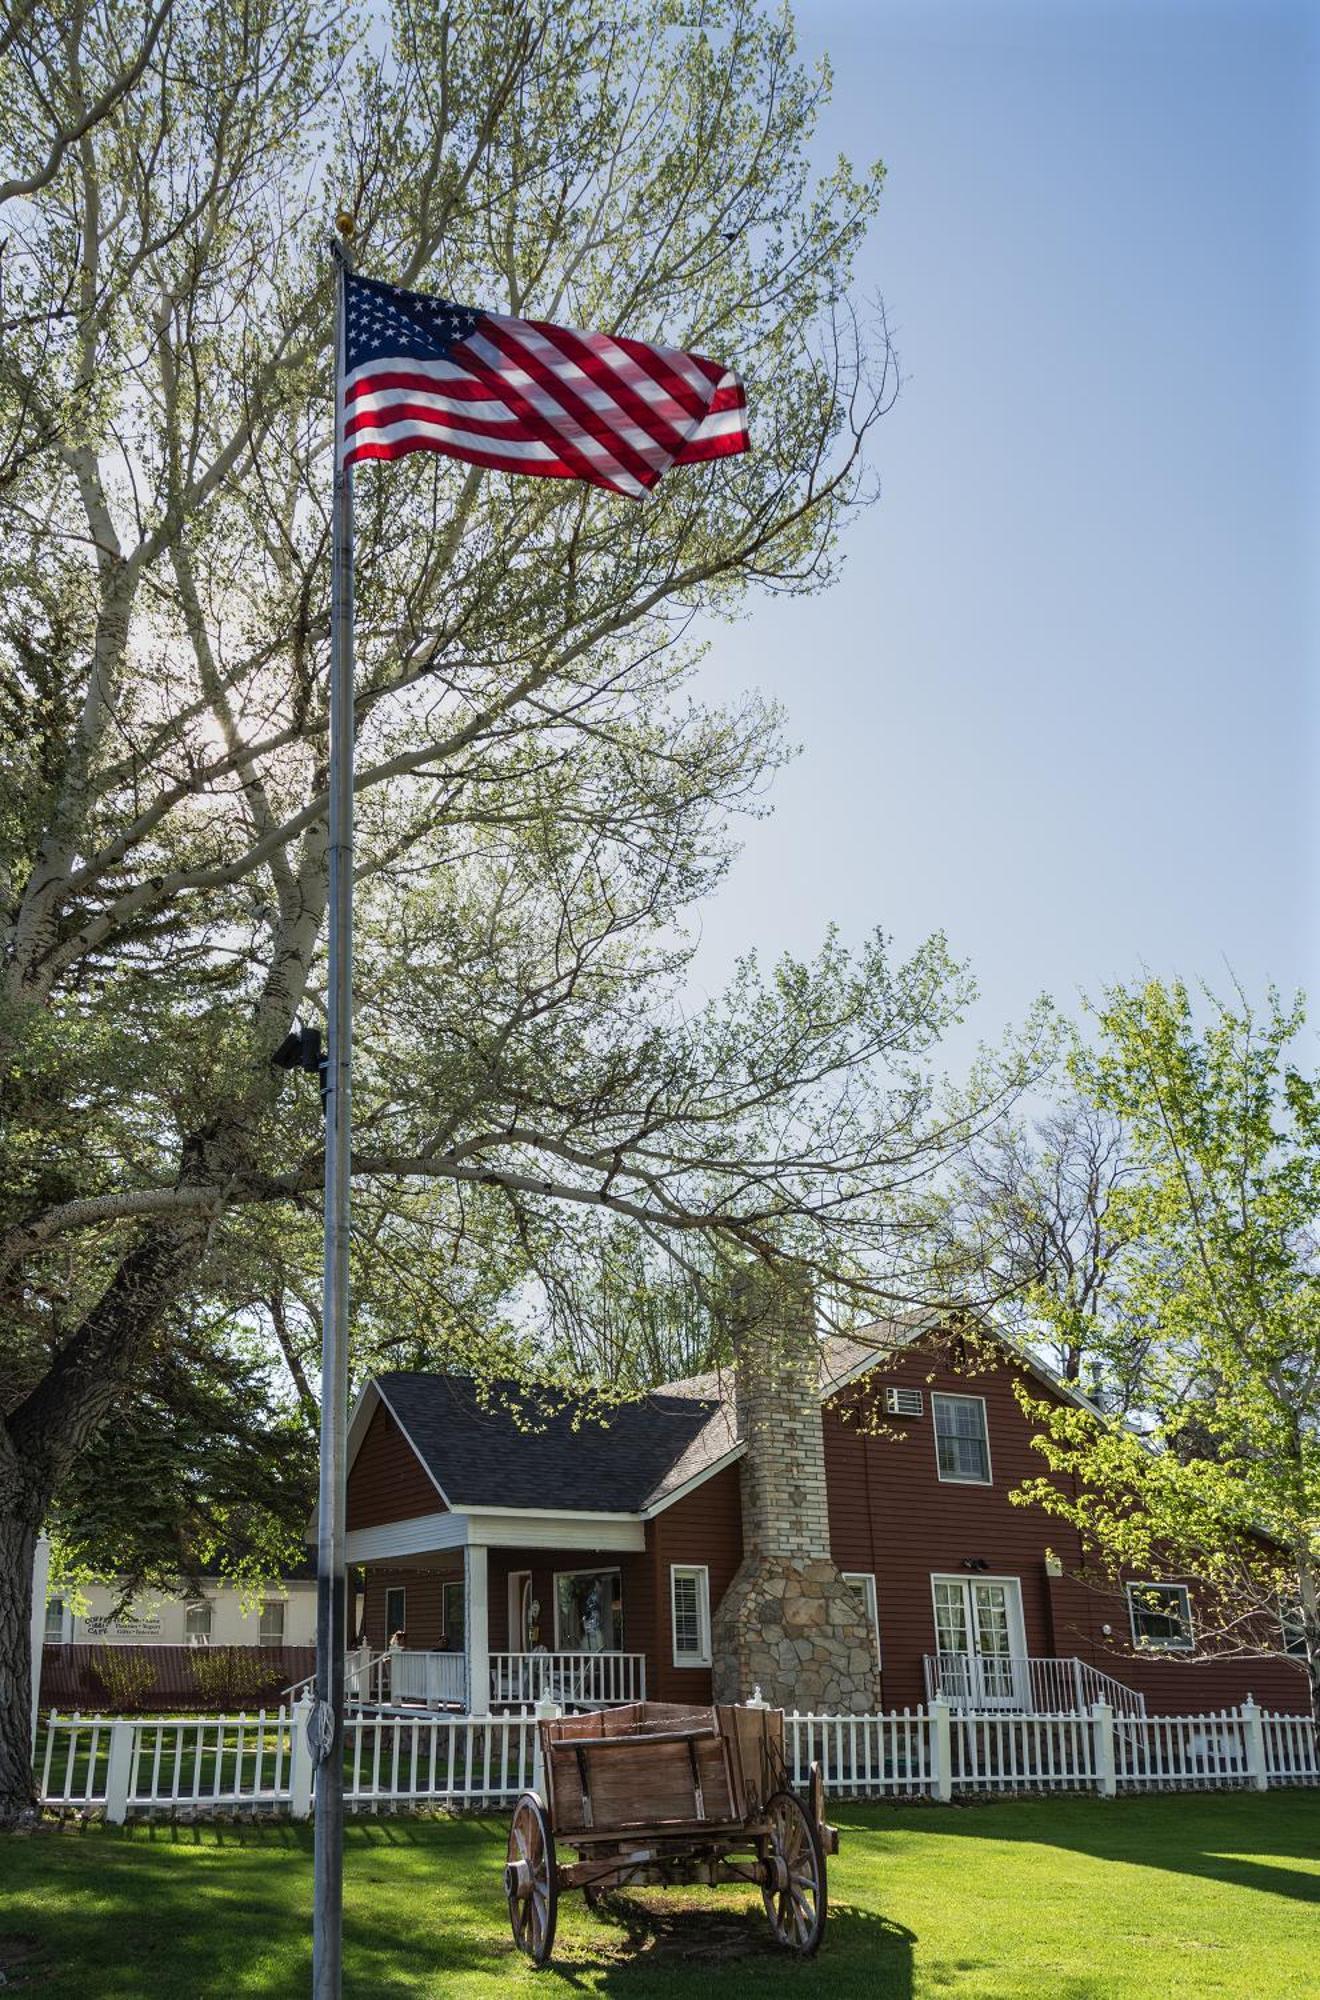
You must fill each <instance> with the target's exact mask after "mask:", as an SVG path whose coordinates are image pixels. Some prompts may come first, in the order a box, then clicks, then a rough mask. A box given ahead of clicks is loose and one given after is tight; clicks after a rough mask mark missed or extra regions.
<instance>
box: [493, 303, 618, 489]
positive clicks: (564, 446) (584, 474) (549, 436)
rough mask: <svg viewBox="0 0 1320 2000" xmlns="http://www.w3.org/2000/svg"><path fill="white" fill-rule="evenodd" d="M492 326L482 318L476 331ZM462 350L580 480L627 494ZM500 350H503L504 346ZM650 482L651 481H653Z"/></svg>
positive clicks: (519, 393) (507, 385)
mask: <svg viewBox="0 0 1320 2000" xmlns="http://www.w3.org/2000/svg"><path fill="white" fill-rule="evenodd" d="M489 326H490V321H489V320H488V319H487V320H483V321H482V323H481V326H480V327H479V328H478V329H477V330H478V332H485V330H486V329H487V327H489ZM497 345H498V343H497ZM459 351H461V352H462V355H463V364H464V366H465V367H467V368H470V369H471V370H472V372H473V374H474V375H476V376H477V377H478V379H479V380H481V381H483V382H489V383H491V384H492V385H493V386H495V387H497V389H498V391H499V394H500V395H501V396H502V397H503V399H504V401H505V402H506V403H507V404H508V406H509V408H510V409H511V410H513V411H515V412H516V413H517V415H518V416H519V417H521V419H522V421H523V423H524V424H525V425H526V428H527V432H528V435H529V436H530V437H534V438H535V439H536V440H537V441H538V443H540V444H548V445H549V446H550V448H551V450H552V451H555V452H557V453H558V454H559V455H560V456H561V457H562V458H563V459H565V460H566V461H567V463H569V464H570V465H575V466H576V467H577V473H578V478H579V479H587V480H590V482H591V484H592V485H593V486H604V487H606V488H607V489H608V491H609V492H611V493H620V492H622V493H627V491H628V489H627V488H626V487H622V486H620V485H619V484H618V483H617V481H616V480H614V479H612V478H611V477H610V475H609V473H608V472H606V471H604V470H603V469H601V468H599V467H597V466H596V465H595V464H594V463H593V461H592V460H591V459H590V458H589V457H588V455H587V454H586V453H585V452H584V451H582V449H581V448H580V446H578V445H577V444H576V443H575V442H574V440H573V439H572V438H566V437H565V436H564V434H563V433H562V431H560V430H559V429H558V428H557V427H556V425H554V424H553V423H551V421H550V419H549V418H548V417H546V416H543V415H542V413H541V411H540V410H538V409H537V407H536V405H535V404H534V403H532V402H530V401H529V400H528V398H527V397H526V396H524V395H523V393H522V391H521V390H520V389H519V388H518V387H517V386H516V385H515V384H514V383H512V382H510V381H509V380H508V378H507V377H506V376H504V375H501V374H500V372H499V370H498V369H496V368H492V367H491V365H490V363H489V362H488V361H485V360H483V358H482V356H481V355H480V354H475V353H473V352H472V350H471V349H470V348H468V347H467V346H466V345H465V344H464V343H463V342H460V343H459V347H458V348H457V349H455V352H459ZM500 352H503V349H502V348H501V349H500ZM529 372H530V371H529ZM619 469H620V471H622V469H623V468H622V467H620V468H619ZM647 483H648V484H649V483H650V481H648V482H647ZM629 497H631V498H635V497H636V496H635V495H630V496H629Z"/></svg>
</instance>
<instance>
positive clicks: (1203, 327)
mask: <svg viewBox="0 0 1320 2000" xmlns="http://www.w3.org/2000/svg"><path fill="white" fill-rule="evenodd" d="M797 11H798V20H799V30H800V34H801V38H802V43H803V47H804V51H805V53H807V54H808V55H809V56H812V57H814V56H815V55H816V54H817V53H818V52H820V51H822V50H826V49H828V51H829V52H830V56H831V59H832V61H833V63H834V66H835V75H836V87H835V96H834V101H833V104H832V106H831V107H830V109H829V110H828V111H827V113H826V115H825V119H824V123H823V126H822V132H821V138H822V145H823V152H824V153H825V154H827V155H828V154H832V153H834V152H836V151H838V150H843V151H845V152H847V153H849V154H850V155H852V156H853V157H854V158H859V159H871V158H874V157H876V156H879V157H880V158H882V159H884V161H885V162H886V165H887V167H888V173H889V178H888V183H887V188H886V193H885V198H884V204H883V213H882V215H881V218H880V220H879V222H878V224H877V226H876V228H875V230H874V233H873V236H872V238H871V240H870V242H869V245H868V248H867V250H866V253H865V256H864V260H863V264H862V268H861V271H860V274H859V277H860V289H861V290H862V291H863V292H867V293H875V292H881V293H883V295H884V298H885V301H886V305H887V308H888V311H889V314H890V318H891V322H892V324H893V327H894V330H895V337H896V341H897V345H898V348H899V351H900V356H901V361H902V366H903V373H904V376H905V386H904V389H903V392H902V395H901V397H900V399H899V402H898V404H897V406H896V408H895V410H894V411H893V413H892V415H891V416H889V417H888V418H887V419H886V420H885V422H884V424H883V425H882V426H881V427H880V430H879V432H878V434H877V442H876V446H875V461H876V465H877V468H878V471H879V473H880V475H881V480H882V495H881V499H880V502H879V504H878V505H877V506H876V507H875V508H873V509H872V510H871V511H870V512H869V514H867V515H866V516H865V517H864V518H863V519H861V520H860V521H859V522H858V523H857V524H856V526H855V527H854V529H853V531H852V534H851V537H850V540H849V543H848V549H849V559H848V563H847V566H846V569H845V573H844V577H843V580H842V582H841V583H840V584H839V585H837V586H836V587H835V589H834V590H833V591H831V592H830V593H829V595H828V596H826V597H822V598H816V599H807V600H803V601H801V602H798V603H794V604H790V605H788V606H785V605H783V604H781V603H778V602H776V603H773V604H767V603H762V604H761V605H759V606H758V607H757V608H756V610H754V612H753V614H752V616H751V617H750V618H749V619H748V620H746V621H745V622H744V623H742V624H741V625H739V626H738V627H737V628H735V629H734V630H733V631H732V632H728V631H727V630H724V631H721V632H720V633H719V634H718V635H717V649H716V654H715V656H714V657H713V658H712V660H711V661H710V663H709V665H708V666H707V668H706V669H705V671H704V682H705V686H706V687H707V689H708V690H709V691H710V692H712V693H726V692H729V691H732V690H734V689H738V688H741V687H744V686H750V685H756V686H760V687H762V688H764V689H766V690H767V691H769V692H771V693H772V694H774V695H775V696H777V697H778V698H779V699H780V700H781V701H782V702H783V703H784V705H785V706H786V708H787V709H788V712H789V717H790V734H791V735H792V737H793V739H794V740H795V741H796V742H798V743H799V744H800V745H801V746H802V754H801V756H800V757H799V759H798V760H797V762H796V763H795V764H794V765H793V766H792V767H791V768H790V769H789V770H788V771H787V772H786V773H784V774H783V775H782V776H781V777H780V779H779V781H778V783H777V786H776V790H775V802H776V810H775V813H774V815H773V817H772V818H771V819H770V820H769V821H767V822H763V823H761V824H759V825H755V826H753V827H751V828H750V829H749V831H748V835H747V840H746V846H745V850H744V853H743V855H742V858H741V860H740V861H739V863H738V865H737V867H736V869H735V871H734V873H733V875H732V877H731V878H730V880H729V882H728V883H727V884H726V885H725V887H724V888H723V889H722V891H721V893H720V895H719V896H718V898H717V899H715V901H714V902H713V903H712V904H711V905H709V906H708V907H707V910H706V913H705V919H704V928H703V939H702V946H701V951H700V955H699V959H698V965H697V975H698V976H697V985H698V988H701V987H705V988H709V989H714V988H716V987H718V986H719V985H721V984H722V983H723V980H724V978H725V976H726V975H727V972H728V969H729V967H730V965H731V963H732V960H733V958H734V957H735V956H736V955H737V953H738V952H739V951H741V950H743V949H746V948H747V947H749V946H752V945H755V946H756V947H757V948H758V949H759V950H760V951H762V952H763V953H765V954H767V955H771V956H773V955H774V954H775V953H777V952H778V951H779V950H781V949H784V948H791V949H793V950H796V951H805V950H808V949H810V948H811V946H812V945H813V943H814V942H815V941H816V939H817V938H818V937H819V935H820V932H821V929H822V926H823V925H824V923H825V922H826V921H827V920H828V919H830V918H834V919H836V920H837V921H838V922H839V924H840V925H841V926H842V929H843V932H844V934H845V936H846V937H848V938H850V939H856V938H859V937H861V936H862V935H863V934H864V933H866V932H867V931H868V930H870V929H871V928H872V927H873V926H874V925H876V924H882V925H883V926H884V927H885V928H886V929H887V930H890V931H892V932H893V933H894V936H895V939H896V942H897V944H898V945H899V946H900V947H910V946H911V945H913V944H914V943H915V942H916V941H917V940H918V939H919V938H920V937H921V936H923V935H925V934H926V933H927V932H929V931H931V930H934V929H937V928H942V929H943V930H945V931H946V932H947V933H948V936H949V939H950V942H951V944H952V946H953V947H954V949H955V950H956V951H957V952H958V953H959V954H961V955H965V956H967V957H968V958H970V960H971V961H972V964H973V967H974V969H975V971H976V973H977V976H978V979H979V982H980V985H981V989H982V996H983V997H982V1000H981V1003H980V1005H979V1007H978V1009H977V1012H976V1015H975V1018H974V1020H973V1022H972V1023H971V1028H972V1030H973V1031H974V1032H975V1033H976V1034H977V1035H981V1036H986V1037H994V1036H995V1035H997V1034H998V1032H999V1030H1000V1029H1001V1028H1002V1027H1003V1025H1004V1024H1005V1023H1007V1022H1008V1021H1010V1020H1013V1019H1015V1018H1019V1017H1020V1016H1021V1015H1022V1013H1023V1012H1024V1011H1025V1009H1026V1007H1027V1006H1028V1004H1029V1003H1030V1000H1031V998H1032V997H1033V995H1035V994H1036V993H1038V992H1040V991H1048V992H1050V993H1053V994H1054V995H1055V996H1056V998H1058V999H1059V1000H1060V1001H1061V1002H1063V1003H1064V1004H1065V1005H1066V1006H1068V1007H1069V1008H1072V1007H1074V1006H1075V1004H1076V999H1077V995H1078V993H1079V992H1080V991H1083V990H1086V991H1095V990H1096V989H1097V988H1098V986H1099V985H1100V984H1101V983H1102V982H1104V981H1106V980H1112V979H1118V978H1126V977H1131V976H1134V975H1136V974H1138V973H1139V972H1140V971H1141V969H1142V967H1143V966H1148V967H1149V968H1150V969H1151V970H1153V971H1155V972H1158V973H1161V974H1173V973H1181V974H1183V975H1184V976H1187V977H1189V978H1195V977H1201V976H1203V977H1205V978H1207V979H1209V980H1210V981H1211V982H1212V983H1218V984H1219V985H1220V986H1221V987H1222V986H1224V985H1225V984H1226V983H1227V977H1228V971H1227V968H1228V967H1229V966H1231V967H1232V968H1233V971H1234V972H1235V973H1236V974H1237V975H1238V977H1239V978H1240V979H1241V980H1242V981H1243V983H1244V984H1245V985H1246V986H1247V987H1248V989H1251V990H1255V991H1259V990H1260V988H1261V987H1262V986H1263V985H1264V983H1265V982H1266V981H1267V980H1268V979H1274V980H1275V981H1277V982H1279V983H1281V984H1283V985H1284V986H1285V987H1286V988H1290V987H1292V986H1294V985H1297V984H1309V985H1310V986H1311V988H1312V990H1313V991H1315V992H1317V993H1318V994H1320V977H1317V973H1318V972H1320V946H1318V945H1317V930H1316V921H1315V889H1316V877H1317V873H1320V870H1317V867H1316V861H1317V825H1318V824H1320V815H1318V814H1317V812H1316V809H1315V793H1316V788H1317V778H1318V775H1320V774H1318V772H1317V758H1316V754H1315V753H1316V747H1317V746H1316V738H1317V728H1316V723H1317V694H1316V667H1317V660H1316V633H1317V625H1318V624H1320V619H1318V618H1317V597H1316V595H1315V587H1314V584H1313V583H1308V579H1307V574H1306V567H1307V565H1306V558H1307V555H1308V554H1310V555H1312V557H1313V558H1314V552H1315V550H1316V543H1317V532H1316V531H1317V514H1318V513H1320V507H1318V506H1317V466H1318V464H1320V460H1318V458H1317V451H1316V446H1317V442H1318V426H1317V400H1318V399H1317V382H1316V369H1317V360H1316V357H1317V352H1318V351H1320V345H1318V341H1317V335H1318V334H1320V326H1317V318H1318V315H1317V287H1316V245H1317V241H1318V240H1320V239H1318V238H1317V231H1316V224H1317V215H1316V212H1315V211H1316V206H1317V203H1316V166H1317V159H1316V150H1315V145H1314V140H1313V138H1308V128H1309V127H1310V126H1311V125H1313V123H1314V121H1315V116H1316V105H1317V91H1316V85H1317V47H1318V37H1317V19H1316V16H1317V10H1315V9H1313V8H1308V7H1306V6H1302V5H1291V6H1289V5H1282V4H1277V5H1276V4H1272V0H1255V4H1239V5H1215V4H1211V0H1197V4H1192V3H1191V0H1185V4H1179V3H1177V0H1174V3H1172V4H1171V3H1170V0H1114V4H1109V5H1083V4H1081V0H1034V4H1026V3H1025V0H1024V4H1016V5H1007V4H996V0H871V4H869V5H863V4H860V0H803V4H800V5H799V7H798V10H797ZM1308 146H1309V148H1310V150H1309V151H1308ZM753 417H754V413H753ZM1312 566H1314V564H1313V565H1312ZM1317 1013H1318V1015H1320V1000H1318V1001H1317ZM1313 1026H1314V1027H1318V1028H1320V1019H1317V1021H1316V1022H1315V1023H1313ZM960 1040H961V1038H960ZM956 1048H957V1045H955V1049H956Z"/></svg>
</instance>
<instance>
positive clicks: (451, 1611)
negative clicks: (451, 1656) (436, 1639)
mask: <svg viewBox="0 0 1320 2000" xmlns="http://www.w3.org/2000/svg"><path fill="white" fill-rule="evenodd" d="M463 1605H464V1597H463V1586H462V1584H461V1583H447V1584H445V1585H444V1587H443V1589H442V1590H441V1592H440V1616H441V1622H442V1624H443V1625H444V1628H445V1647H446V1650H447V1651H449V1652H451V1653H461V1652H462V1650H463V1632H464V1613H463Z"/></svg>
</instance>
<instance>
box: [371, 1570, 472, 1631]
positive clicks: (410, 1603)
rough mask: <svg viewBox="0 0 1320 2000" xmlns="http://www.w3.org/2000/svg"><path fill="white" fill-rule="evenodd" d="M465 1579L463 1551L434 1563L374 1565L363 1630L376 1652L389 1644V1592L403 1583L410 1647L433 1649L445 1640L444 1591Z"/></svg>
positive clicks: (405, 1629)
mask: <svg viewBox="0 0 1320 2000" xmlns="http://www.w3.org/2000/svg"><path fill="white" fill-rule="evenodd" d="M462 1581H463V1558H462V1555H461V1554H459V1555H457V1556H450V1557H448V1558H444V1557H437V1558H436V1561H435V1563H434V1564H433V1565H431V1564H428V1565H427V1566H426V1567H425V1568H423V1567H420V1566H418V1565H409V1566H407V1567H399V1568H390V1567H389V1566H387V1565H382V1566H379V1567H378V1566H377V1565H375V1564H373V1565H372V1566H371V1567H370V1568H369V1569H368V1570H367V1573H366V1593H365V1598H364V1603H363V1613H362V1622H363V1631H364V1633H365V1635H366V1639H367V1643H368V1645H369V1646H370V1647H371V1649H372V1651H373V1652H379V1651H380V1650H381V1649H382V1648H383V1647H384V1646H387V1645H388V1644H389V1641H390V1638H391V1636H392V1635H391V1634H390V1633H389V1632H387V1631H386V1629H385V1593H386V1591H387V1590H389V1589H391V1588H392V1587H394V1586H395V1585H401V1586H402V1588H403V1590H404V1591H405V1592H406V1593H407V1594H406V1596H405V1598H404V1624H403V1629H404V1638H405V1643H406V1644H407V1645H408V1646H409V1647H410V1648H415V1649H416V1650H417V1651H419V1652H430V1651H431V1650H433V1649H436V1648H439V1647H442V1646H443V1645H444V1643H445V1632H444V1621H443V1617H442V1598H441V1591H442V1588H443V1586H444V1585H445V1584H446V1583H461V1582H462Z"/></svg>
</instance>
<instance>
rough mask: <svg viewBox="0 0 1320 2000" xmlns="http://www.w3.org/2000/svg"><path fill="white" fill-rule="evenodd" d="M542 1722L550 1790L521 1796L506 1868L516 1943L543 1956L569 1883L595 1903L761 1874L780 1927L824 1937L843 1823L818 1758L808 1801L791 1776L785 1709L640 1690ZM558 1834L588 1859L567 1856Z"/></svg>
mask: <svg viewBox="0 0 1320 2000" xmlns="http://www.w3.org/2000/svg"><path fill="white" fill-rule="evenodd" d="M538 1728H539V1731H540V1748H541V1759H542V1768H543V1771H544V1786H545V1797H544V1798H541V1797H540V1795H539V1794H538V1793H536V1792H524V1793H523V1795H522V1797H521V1798H520V1799H519V1800H518V1803H517V1806H516V1807H515V1808H514V1814H513V1824H512V1826H511V1828H510V1830H509V1853H508V1861H507V1865H506V1867H505V1870H504V1889H505V1894H506V1895H507V1897H508V1901H509V1919H510V1922H511V1923H512V1926H513V1936H514V1942H515V1943H516V1944H517V1945H518V1946H519V1948H520V1949H521V1950H522V1951H525V1952H526V1953H527V1954H528V1956H529V1957H530V1958H531V1959H533V1960H534V1961H535V1963H536V1964H538V1965H544V1963H545V1962H546V1960H547V1959H548V1958H549V1956H550V1952H551V1950H552V1948H553V1946H554V1941H555V1922H556V1917H557V1914H558V1905H559V1892H560V1890H561V1889H581V1890H582V1891H583V1893H584V1895H585V1897H586V1900H587V1903H588V1905H589V1906H592V1905H594V1904H595V1903H597V1902H598V1901H599V1900H600V1898H601V1897H602V1896H604V1895H605V1894H607V1893H608V1892H609V1891H610V1890H612V1889H622V1888H627V1887H630V1886H640V1885H643V1884H655V1883H662V1884H679V1883H711V1884H714V1883H716V1882H750V1883H754V1884H755V1885H756V1887H757V1888H759V1889H760V1891H761V1895H762V1898H763V1899H764V1902H765V1911H766V1915H767V1917H768V1918H769V1919H770V1928H771V1930H772V1931H773V1933H774V1935H775V1938H776V1940H777V1941H778V1942H779V1943H780V1944H782V1945H784V1946H786V1947H787V1948H788V1949H790V1950H792V1951H795V1952H798V1953H800V1954H802V1955H803V1956H807V1955H809V1954H810V1953H812V1952H814V1951H815V1950H816V1948H817V1946H818V1945H819V1944H820V1941H821V1936H822V1933H823V1932H824V1929H825V1912H826V1883H825V1857H826V1855H827V1854H833V1853H836V1852H837V1850H838V1835H837V1833H836V1831H835V1829H834V1828H833V1827H832V1826H829V1825H827V1824H826V1821H825V1795H824V1788H823V1785H822V1784H821V1779H820V1772H819V1769H818V1767H815V1766H813V1768H812V1774H811V1784H810V1787H809V1791H808V1796H807V1798H806V1799H805V1800H803V1799H802V1798H800V1797H799V1796H798V1794H797V1793H796V1792H795V1791H794V1790H793V1788H792V1785H791V1783H790V1780H789V1774H788V1771H787V1768H786V1766H785V1763H784V1716H783V1711H782V1709H777V1708H742V1707H714V1708H689V1707H678V1706H676V1705H674V1704H672V1703H668V1702H657V1701H639V1702H631V1703H629V1704H627V1705H626V1706H625V1707H621V1708H613V1709H606V1710H604V1711H602V1712H601V1713H599V1714H594V1715H571V1716H561V1717H556V1718H555V1719H554V1720H551V1721H543V1722H541V1723H540V1724H539V1725H538ZM561 1844H562V1846H564V1847H566V1848H569V1849H571V1850H572V1851H573V1852H574V1853H575V1854H576V1856H577V1859H576V1860H573V1861H561V1860H560V1859H559V1848H560V1845H561Z"/></svg>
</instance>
